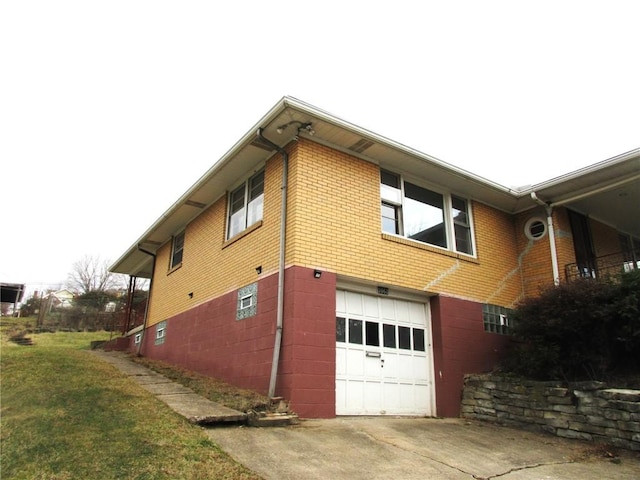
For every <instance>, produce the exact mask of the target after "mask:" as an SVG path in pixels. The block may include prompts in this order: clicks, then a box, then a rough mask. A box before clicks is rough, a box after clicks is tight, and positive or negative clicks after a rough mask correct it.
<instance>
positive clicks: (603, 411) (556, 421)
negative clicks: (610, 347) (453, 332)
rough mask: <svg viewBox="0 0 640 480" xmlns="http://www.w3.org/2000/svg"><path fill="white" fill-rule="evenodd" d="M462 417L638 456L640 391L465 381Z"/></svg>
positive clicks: (492, 378)
mask: <svg viewBox="0 0 640 480" xmlns="http://www.w3.org/2000/svg"><path fill="white" fill-rule="evenodd" d="M461 416H462V417H465V418H472V419H477V420H487V421H491V422H495V423H499V424H502V425H509V426H516V427H520V428H522V427H524V428H526V429H529V430H535V431H543V432H547V433H551V434H554V435H557V436H559V437H566V438H577V439H581V440H589V441H595V442H600V443H606V444H609V445H613V446H616V447H621V448H625V449H630V450H636V451H640V390H623V389H614V388H606V385H605V384H603V383H601V382H581V383H575V384H570V385H569V386H568V387H567V386H566V385H565V386H563V384H562V383H561V382H534V381H527V380H522V379H518V378H514V377H509V376H505V375H486V374H485V375H466V376H465V380H464V390H463V394H462V408H461Z"/></svg>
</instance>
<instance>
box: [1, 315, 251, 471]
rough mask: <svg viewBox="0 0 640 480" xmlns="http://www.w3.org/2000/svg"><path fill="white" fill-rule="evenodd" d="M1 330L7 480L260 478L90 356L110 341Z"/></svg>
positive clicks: (80, 334) (87, 335) (101, 334)
mask: <svg viewBox="0 0 640 480" xmlns="http://www.w3.org/2000/svg"><path fill="white" fill-rule="evenodd" d="M7 330H8V328H5V327H3V329H2V341H1V345H0V348H1V349H2V350H1V359H0V360H1V366H2V377H1V379H2V390H1V392H2V398H1V409H2V418H1V427H2V429H1V432H0V441H1V442H2V451H1V454H0V468H1V470H0V477H1V478H2V479H3V480H5V479H77V478H82V479H94V478H95V479H123V478H126V479H210V478H215V479H217V478H221V479H257V478H259V477H257V476H256V475H255V474H253V473H252V472H250V471H249V470H247V469H245V468H244V467H243V466H242V465H239V464H238V463H236V462H235V461H233V460H232V459H231V458H230V457H229V456H228V455H226V454H225V453H224V452H222V451H221V450H220V449H219V448H218V447H217V446H216V445H215V444H213V443H212V442H211V441H210V440H209V439H208V437H207V436H206V434H205V433H204V432H203V430H202V429H201V428H200V427H197V426H194V425H192V424H190V423H189V422H188V421H187V420H185V419H183V418H182V417H180V416H178V415H177V414H176V413H174V412H173V411H171V410H170V409H169V408H168V407H167V406H165V405H164V404H163V403H161V402H159V401H157V400H156V399H155V398H153V396H152V395H150V394H149V393H147V392H146V391H145V390H143V389H142V388H140V387H139V386H138V385H136V384H135V383H134V382H132V381H131V380H130V379H128V378H127V377H126V376H124V375H123V374H121V373H120V372H119V371H117V370H116V369H115V368H114V367H113V366H111V365H109V364H107V363H105V362H103V361H101V360H100V359H99V358H97V357H94V356H93V355H91V353H90V352H87V351H86V350H87V349H88V347H89V344H90V341H91V340H104V339H108V338H109V336H110V334H109V333H108V332H93V333H84V332H77V333H75V332H74V333H60V332H58V333H43V334H29V335H28V336H29V337H31V338H32V339H33V341H34V345H33V346H18V345H15V344H13V343H11V342H8V341H7V337H8V332H7Z"/></svg>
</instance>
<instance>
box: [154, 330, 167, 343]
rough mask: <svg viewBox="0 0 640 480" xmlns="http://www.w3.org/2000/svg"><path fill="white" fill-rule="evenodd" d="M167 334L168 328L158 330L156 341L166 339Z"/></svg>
mask: <svg viewBox="0 0 640 480" xmlns="http://www.w3.org/2000/svg"><path fill="white" fill-rule="evenodd" d="M165 334H166V328H165V327H160V328H158V329H157V330H156V339H157V340H159V339H161V338H164V336H165Z"/></svg>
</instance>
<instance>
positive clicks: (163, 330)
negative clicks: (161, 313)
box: [155, 320, 167, 345]
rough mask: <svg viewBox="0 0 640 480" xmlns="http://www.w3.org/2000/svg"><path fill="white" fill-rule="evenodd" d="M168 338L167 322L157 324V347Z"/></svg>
mask: <svg viewBox="0 0 640 480" xmlns="http://www.w3.org/2000/svg"><path fill="white" fill-rule="evenodd" d="M166 337H167V321H166V320H163V321H162V322H160V323H157V324H156V341H155V344H156V345H162V344H163V343H164V340H165V338H166Z"/></svg>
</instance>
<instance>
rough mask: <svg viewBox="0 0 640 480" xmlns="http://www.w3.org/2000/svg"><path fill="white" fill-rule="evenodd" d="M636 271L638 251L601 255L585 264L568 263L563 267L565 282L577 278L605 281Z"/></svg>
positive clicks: (639, 252)
mask: <svg viewBox="0 0 640 480" xmlns="http://www.w3.org/2000/svg"><path fill="white" fill-rule="evenodd" d="M638 269H640V249H636V250H629V251H625V252H618V253H612V254H610V255H603V256H601V257H596V258H594V259H593V260H590V261H585V262H577V263H569V264H567V265H565V267H564V272H565V278H566V279H567V280H575V279H578V278H593V279H596V280H605V279H609V278H612V277H617V276H620V275H621V274H622V273H625V272H630V271H631V270H638Z"/></svg>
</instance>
